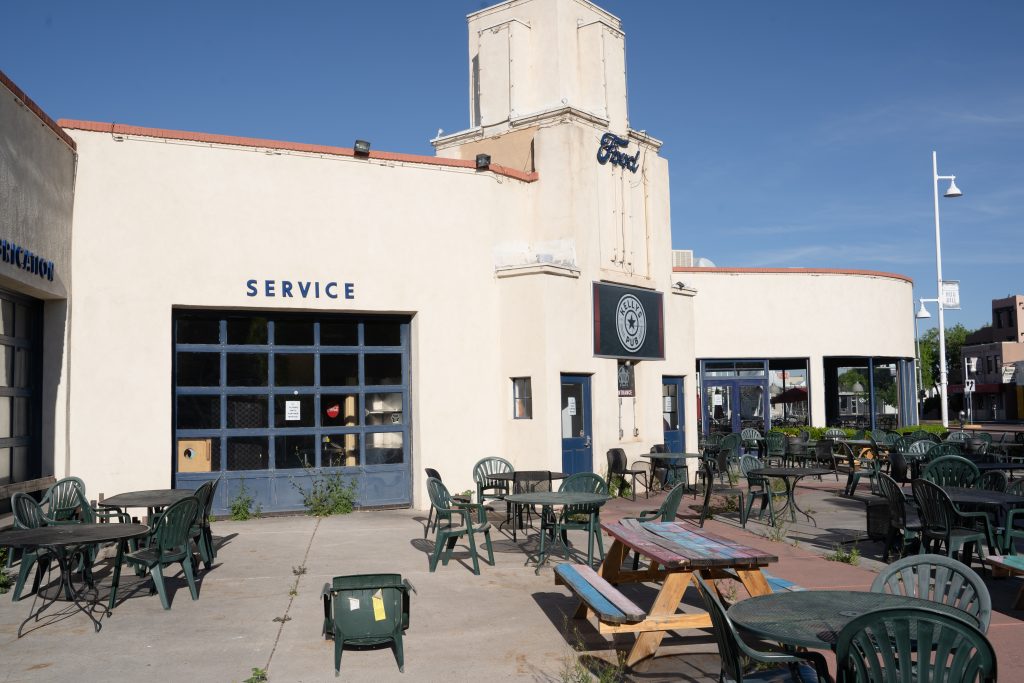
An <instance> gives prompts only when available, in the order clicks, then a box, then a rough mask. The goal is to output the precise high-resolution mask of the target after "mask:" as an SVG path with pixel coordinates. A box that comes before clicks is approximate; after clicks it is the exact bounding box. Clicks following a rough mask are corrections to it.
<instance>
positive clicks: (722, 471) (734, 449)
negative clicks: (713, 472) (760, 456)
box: [716, 433, 743, 477]
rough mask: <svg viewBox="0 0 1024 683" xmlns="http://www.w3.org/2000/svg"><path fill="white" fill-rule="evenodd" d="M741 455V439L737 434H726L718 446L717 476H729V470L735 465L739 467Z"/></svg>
mask: <svg viewBox="0 0 1024 683" xmlns="http://www.w3.org/2000/svg"><path fill="white" fill-rule="evenodd" d="M742 454H743V439H742V438H741V437H740V435H739V434H735V433H733V434H726V435H725V436H723V437H722V442H721V443H720V444H719V445H718V452H717V453H716V455H717V456H718V463H719V468H718V476H719V477H727V476H729V470H730V469H732V467H733V466H734V465H735V466H736V467H739V464H740V456H741V455H742Z"/></svg>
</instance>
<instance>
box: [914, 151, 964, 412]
mask: <svg viewBox="0 0 1024 683" xmlns="http://www.w3.org/2000/svg"><path fill="white" fill-rule="evenodd" d="M940 180H948V181H949V189H948V190H946V192H945V193H944V194H943V195H942V196H943V197H960V196H962V195H963V193H962V192H961V191H960V189H959V188H957V186H956V176H955V175H939V165H938V161H937V159H936V154H935V152H934V151H933V152H932V190H933V192H934V197H935V277H936V283H937V288H938V296H937V297H936V298H935V299H921V310H922V311H925V313H926V314H927V311H926V310H925V308H924V302H925V301H935V302H936V303H937V304H938V307H939V320H938V322H939V399H940V401H941V405H942V426H943V427H949V401H948V397H947V392H946V387H947V385H948V380H949V378H948V375H947V372H946V324H945V319H944V317H943V305H942V243H941V230H940V228H939V181H940ZM918 315H919V317H931V316H928V315H925V316H921V315H920V311H919V312H918Z"/></svg>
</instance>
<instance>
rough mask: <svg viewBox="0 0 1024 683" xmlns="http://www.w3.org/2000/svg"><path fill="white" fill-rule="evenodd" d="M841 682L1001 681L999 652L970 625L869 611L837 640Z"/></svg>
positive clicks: (902, 611) (925, 613)
mask: <svg viewBox="0 0 1024 683" xmlns="http://www.w3.org/2000/svg"><path fill="white" fill-rule="evenodd" d="M835 649H836V662H837V665H838V669H839V677H838V680H839V681H840V683H876V682H881V681H942V682H943V683H961V682H962V683H968V682H972V683H973V682H974V681H981V682H982V683H988V682H990V681H995V680H996V653H995V650H994V649H993V648H992V644H991V643H990V642H989V641H988V639H987V638H986V637H985V634H984V633H982V632H981V631H979V630H978V629H976V628H974V627H973V626H971V625H970V624H968V623H967V622H965V621H961V620H960V619H958V618H956V617H952V616H948V615H946V614H942V613H940V612H935V611H932V610H930V609H923V608H895V609H882V610H877V611H874V612H869V613H867V614H864V615H862V616H859V617H857V618H855V619H853V620H852V621H850V622H849V623H848V624H847V625H846V627H845V628H843V630H842V631H840V632H839V635H838V636H837V638H836V648H835Z"/></svg>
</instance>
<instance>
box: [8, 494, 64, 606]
mask: <svg viewBox="0 0 1024 683" xmlns="http://www.w3.org/2000/svg"><path fill="white" fill-rule="evenodd" d="M11 512H12V513H13V515H14V528H15V529H38V528H39V527H43V526H46V525H47V522H48V521H50V520H48V519H47V518H46V516H45V515H44V514H43V509H42V507H41V506H40V505H39V503H37V502H36V501H35V499H33V498H32V496H30V495H28V494H27V493H15V494H14V495H13V496H11ZM51 559H54V558H53V553H51V552H50V551H49V550H46V549H45V548H36V549H28V548H26V549H24V550H23V551H22V554H21V564H20V565H19V566H18V578H17V580H16V581H15V583H14V593H13V594H12V595H11V598H12V599H13V600H14V601H15V602H17V601H18V600H21V591H22V589H24V588H25V581H27V580H28V574H29V572H30V571H32V568H33V566H34V567H35V569H36V575H35V578H34V579H33V580H32V590H31V591H29V593H28V594H29V595H31V594H32V593H35V592H36V591H37V590H39V584H40V582H42V580H43V574H45V573H46V571H47V570H48V569H49V568H50V560H51Z"/></svg>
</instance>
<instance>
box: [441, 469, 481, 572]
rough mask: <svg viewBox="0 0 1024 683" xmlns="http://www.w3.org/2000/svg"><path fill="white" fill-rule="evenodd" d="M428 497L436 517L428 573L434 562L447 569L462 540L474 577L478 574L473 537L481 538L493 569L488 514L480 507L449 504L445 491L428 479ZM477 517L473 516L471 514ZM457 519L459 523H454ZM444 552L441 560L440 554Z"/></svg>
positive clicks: (477, 504)
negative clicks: (464, 542)
mask: <svg viewBox="0 0 1024 683" xmlns="http://www.w3.org/2000/svg"><path fill="white" fill-rule="evenodd" d="M427 495H428V496H429V497H430V504H431V505H433V506H434V511H435V512H436V513H437V518H436V521H435V524H436V529H437V531H436V533H435V535H434V552H433V553H431V555H430V571H431V572H433V571H434V570H435V569H437V560H438V559H440V560H441V564H443V565H445V566H448V560H449V559H451V556H452V549H453V548H454V547H455V544H456V543H457V542H458V540H459V539H460V538H462V537H463V536H465V537H466V541H467V542H468V543H469V554H470V557H472V559H473V573H474V574H477V575H479V574H480V562H479V559H478V557H477V551H476V534H479V533H482V534H483V535H484V544H485V546H486V548H487V564H489V565H491V566H492V567H493V566H494V550H493V548H492V547H491V523H490V522H488V521H487V511H486V510H485V509H484V506H483V505H482V504H481V503H457V502H455V501H453V500H452V496H451V494H450V493H448V488H447V487H446V486H445V485H444V484H442V483H441V482H440V481H439V480H438V479H434V478H433V477H430V478H428V479H427ZM474 512H475V513H476V514H475V515H474V514H472V513H474ZM455 517H458V518H459V519H458V521H456V520H455ZM474 517H475V518H474ZM442 551H445V552H444V556H443V557H442V555H441V552H442Z"/></svg>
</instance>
